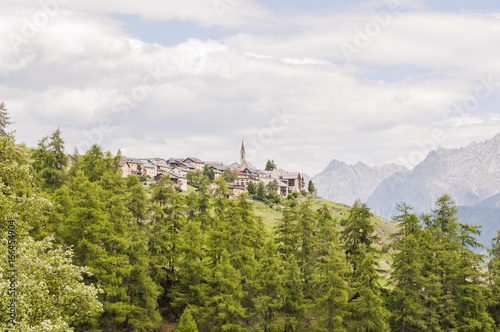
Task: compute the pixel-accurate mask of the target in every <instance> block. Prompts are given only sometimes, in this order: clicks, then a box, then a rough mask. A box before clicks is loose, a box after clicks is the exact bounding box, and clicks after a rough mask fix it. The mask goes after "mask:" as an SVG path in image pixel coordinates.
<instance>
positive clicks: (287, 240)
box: [274, 207, 298, 262]
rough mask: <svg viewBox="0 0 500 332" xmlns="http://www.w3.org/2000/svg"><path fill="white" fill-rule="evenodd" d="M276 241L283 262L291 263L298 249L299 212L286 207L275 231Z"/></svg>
mask: <svg viewBox="0 0 500 332" xmlns="http://www.w3.org/2000/svg"><path fill="white" fill-rule="evenodd" d="M274 239H275V243H276V246H277V248H278V252H279V254H280V255H281V260H283V261H285V262H286V261H289V260H290V258H291V257H292V256H294V255H295V254H296V252H297V249H298V243H297V210H296V209H295V208H290V207H285V209H284V210H283V213H282V216H281V219H280V220H278V223H277V224H276V226H275V229H274Z"/></svg>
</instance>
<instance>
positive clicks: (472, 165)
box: [367, 133, 500, 222]
mask: <svg viewBox="0 0 500 332" xmlns="http://www.w3.org/2000/svg"><path fill="white" fill-rule="evenodd" d="M499 192H500V133H498V134H497V135H496V136H495V137H494V138H492V139H490V140H486V141H484V142H479V143H476V142H474V143H471V144H469V145H467V146H466V147H462V148H458V149H444V148H439V149H438V150H436V151H431V152H430V153H429V154H428V155H427V157H426V158H425V160H423V161H422V162H421V163H420V164H418V165H417V166H416V167H415V168H414V169H412V170H411V171H408V172H406V173H397V174H393V175H391V176H389V177H388V178H387V179H385V180H384V181H382V183H381V184H380V186H378V188H377V189H376V190H375V191H374V192H373V194H372V195H371V196H370V197H369V198H368V200H367V204H368V206H370V207H371V208H372V211H373V212H374V213H376V214H378V215H381V216H383V217H385V218H391V217H392V215H394V213H395V211H396V205H397V204H398V203H402V202H406V203H407V204H409V205H411V206H413V207H415V211H416V212H428V211H429V210H430V209H431V208H432V207H433V204H434V202H435V201H436V199H437V198H438V197H439V196H441V195H443V194H445V193H446V194H449V195H450V196H451V197H452V198H453V199H454V200H455V201H456V204H457V205H463V206H474V205H476V204H480V203H481V202H482V201H484V200H486V199H488V198H491V199H492V200H494V199H495V198H492V197H493V196H495V195H496V194H498V193H499ZM497 200H498V199H497ZM484 204H493V203H488V202H486V203H484ZM499 222H500V221H499Z"/></svg>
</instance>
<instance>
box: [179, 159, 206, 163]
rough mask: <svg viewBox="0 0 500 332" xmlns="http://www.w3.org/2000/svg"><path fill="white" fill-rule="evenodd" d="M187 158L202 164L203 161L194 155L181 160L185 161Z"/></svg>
mask: <svg viewBox="0 0 500 332" xmlns="http://www.w3.org/2000/svg"><path fill="white" fill-rule="evenodd" d="M187 160H192V161H193V162H195V163H198V164H204V163H205V162H204V161H203V160H201V159H198V158H195V157H187V158H186V159H184V160H183V161H187Z"/></svg>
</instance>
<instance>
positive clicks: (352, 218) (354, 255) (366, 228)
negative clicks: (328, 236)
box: [342, 200, 379, 274]
mask: <svg viewBox="0 0 500 332" xmlns="http://www.w3.org/2000/svg"><path fill="white" fill-rule="evenodd" d="M371 217H372V213H371V212H370V209H369V208H368V206H367V205H366V204H365V203H361V202H360V201H359V200H357V201H356V202H355V203H354V205H353V207H352V208H351V210H350V213H349V217H348V218H347V224H346V226H345V227H344V229H343V230H342V240H343V243H344V251H345V253H346V257H347V261H348V262H349V264H351V266H352V268H353V271H354V273H355V274H356V273H357V272H356V270H357V269H358V267H359V265H360V264H361V262H362V261H363V260H364V259H365V255H366V254H368V253H375V252H376V250H375V247H374V246H373V245H374V243H376V241H377V240H378V239H379V237H378V235H376V234H374V232H375V227H374V225H373V223H372V221H371Z"/></svg>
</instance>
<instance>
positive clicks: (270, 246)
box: [251, 240, 284, 332]
mask: <svg viewBox="0 0 500 332" xmlns="http://www.w3.org/2000/svg"><path fill="white" fill-rule="evenodd" d="M255 279H256V280H255V287H254V290H253V291H252V294H251V295H252V298H253V301H254V304H253V306H252V318H253V319H254V322H258V323H259V326H260V327H261V328H262V329H263V331H264V332H271V331H279V330H283V328H284V326H283V324H282V323H281V322H280V318H281V309H282V307H283V299H284V289H283V268H282V266H281V265H280V261H279V257H278V254H277V248H276V245H275V244H274V243H273V241H272V240H268V241H267V242H266V244H265V248H264V253H263V257H262V258H261V259H260V261H259V266H258V270H257V273H256V278H255Z"/></svg>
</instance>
